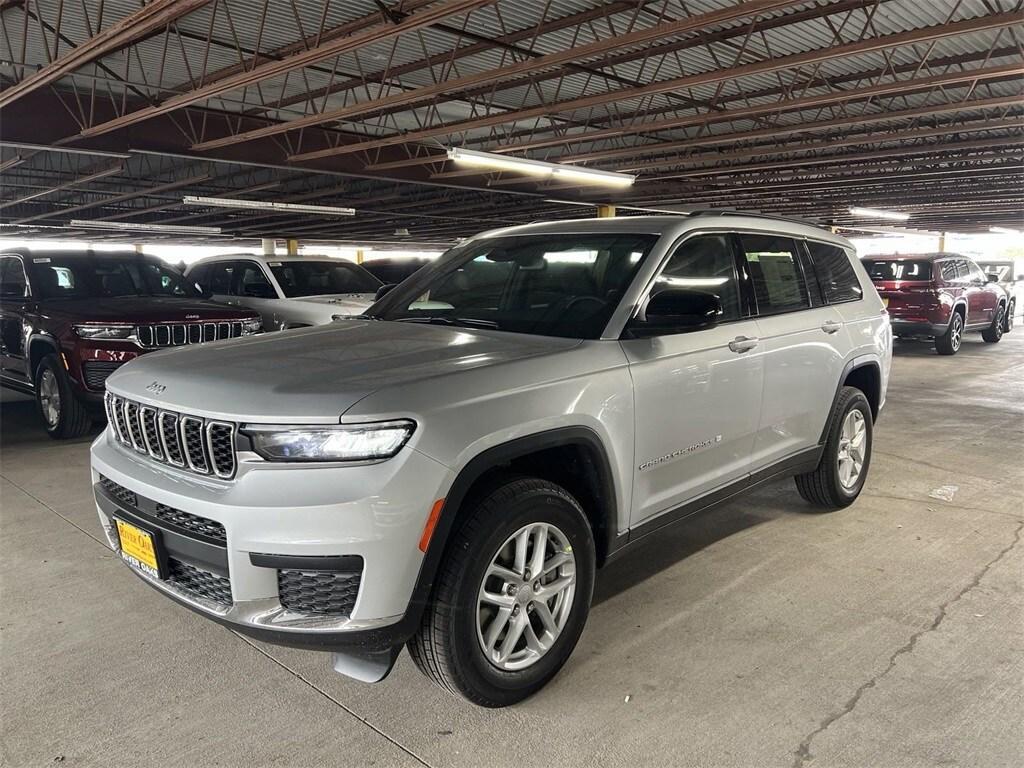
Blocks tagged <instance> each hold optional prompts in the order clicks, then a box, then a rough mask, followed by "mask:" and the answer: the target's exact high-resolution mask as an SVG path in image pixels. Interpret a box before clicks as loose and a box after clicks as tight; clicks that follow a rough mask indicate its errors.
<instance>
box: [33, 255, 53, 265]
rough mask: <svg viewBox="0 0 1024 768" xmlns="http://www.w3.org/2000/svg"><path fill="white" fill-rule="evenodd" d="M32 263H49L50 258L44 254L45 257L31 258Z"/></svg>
mask: <svg viewBox="0 0 1024 768" xmlns="http://www.w3.org/2000/svg"><path fill="white" fill-rule="evenodd" d="M32 263H33V264H49V263H50V258H49V257H48V256H45V257H42V258H38V259H32Z"/></svg>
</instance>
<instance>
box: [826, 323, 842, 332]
mask: <svg viewBox="0 0 1024 768" xmlns="http://www.w3.org/2000/svg"><path fill="white" fill-rule="evenodd" d="M842 327H843V324H842V323H840V322H839V321H837V320H826V321H825V322H824V323H822V324H821V330H823V331H824V332H825V333H835V332H836V331H838V330H839V329H840V328H842Z"/></svg>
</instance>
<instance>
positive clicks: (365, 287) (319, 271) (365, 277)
mask: <svg viewBox="0 0 1024 768" xmlns="http://www.w3.org/2000/svg"><path fill="white" fill-rule="evenodd" d="M269 266H270V271H271V272H273V273H274V277H275V278H277V282H278V284H279V285H280V286H281V290H282V291H284V295H285V296H287V297H288V298H290V299H294V298H297V297H299V296H321V295H323V294H331V293H376V291H377V289H378V288H380V286H381V285H382V283H381V282H380V280H378V279H377V278H376V277H374V276H373V275H371V274H370V273H369V272H367V271H366V270H365V269H363V268H362V267H360V266H359V265H358V264H352V263H351V262H347V261H340V260H339V261H338V262H332V261H288V262H281V261H272V262H270V263H269Z"/></svg>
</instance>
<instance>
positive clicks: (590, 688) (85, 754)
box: [0, 332, 1024, 766]
mask: <svg viewBox="0 0 1024 768" xmlns="http://www.w3.org/2000/svg"><path fill="white" fill-rule="evenodd" d="M3 398H4V399H3V406H2V408H3V410H2V423H3V441H2V451H3V453H2V456H0V460H2V476H3V477H2V483H3V484H2V486H0V494H2V506H3V516H2V525H3V535H2V538H0V583H2V585H3V604H4V607H5V610H4V617H3V619H2V623H0V643H2V646H3V653H2V654H0V663H2V678H3V689H4V690H3V696H2V707H3V722H4V724H5V725H4V730H3V738H4V745H3V753H2V754H3V758H4V762H5V763H6V764H10V765H47V764H51V763H54V762H60V763H62V764H65V765H127V764H137V763H138V762H139V760H140V759H143V756H144V759H145V760H146V761H148V762H151V763H154V764H158V765H159V764H168V763H174V764H179V765H186V764H187V765H196V766H199V765H241V764H249V763H253V762H256V763H258V764H282V765H313V764H323V763H329V764H332V765H370V764H375V765H416V764H421V765H431V766H461V765H465V766H471V765H481V764H488V765H513V764H516V765H521V764H522V763H523V762H524V761H526V762H527V763H529V764H537V765H554V764H558V765H622V764H626V763H633V762H634V761H636V762H639V763H643V764H653V765H672V764H678V763H680V762H687V763H691V764H702V765H728V766H748V765H795V766H802V765H811V764H813V765H829V766H840V765H849V766H863V765H894V766H895V765H921V764H928V765H938V764H943V765H946V764H948V765H968V764H970V765H1013V764H1016V760H1017V758H1019V755H1020V754H1021V751H1022V749H1024V734H1022V731H1021V729H1020V723H1021V722H1022V721H1024V691H1022V687H1021V679H1022V677H1024V653H1022V650H1024V629H1022V623H1021V616H1022V611H1024V603H1022V599H1024V590H1022V574H1024V545H1022V543H1021V539H1022V537H1024V508H1022V504H1021V490H1020V489H1021V488H1022V487H1024V462H1022V458H1024V455H1022V451H1024V428H1022V425H1024V334H1022V333H1020V332H1015V333H1011V334H1010V335H1008V336H1006V337H1005V338H1004V339H1003V340H1002V342H1001V343H1000V344H997V345H990V344H984V343H983V342H982V341H981V340H980V339H978V338H977V337H969V338H967V339H966V340H965V342H964V345H963V348H962V349H961V351H960V353H959V354H958V355H957V356H956V357H955V358H954V359H947V358H940V357H938V356H936V355H935V353H934V351H933V349H932V347H931V346H930V345H928V344H923V343H922V344H917V343H898V344H897V349H896V355H895V358H894V362H893V376H892V380H891V382H890V387H889V398H888V404H887V406H886V409H885V411H884V412H883V415H882V418H881V419H880V421H879V424H878V427H877V431H876V445H875V453H874V458H873V465H872V468H871V475H870V477H869V479H868V484H867V487H866V489H865V491H864V493H863V494H862V496H861V497H860V499H859V500H858V501H857V503H856V504H855V505H853V506H852V507H850V508H848V509H846V510H842V511H839V512H836V513H833V514H826V515H818V514H813V513H809V512H807V509H808V508H807V507H806V506H805V505H804V504H803V502H801V501H800V500H799V497H798V496H797V495H796V493H795V491H794V489H793V486H792V483H791V481H786V482H782V483H776V484H773V485H770V486H767V487H765V488H763V489H762V490H760V491H759V492H757V493H755V494H754V495H752V496H748V497H746V498H743V499H741V500H739V501H736V502H733V503H731V504H729V505H727V506H725V507H722V508H720V509H718V510H716V511H714V512H711V513H707V514H703V515H701V516H700V517H698V518H695V519H693V520H691V521H689V522H688V523H685V524H683V525H682V526H679V527H677V528H676V529H674V530H673V531H672V532H671V533H668V534H665V535H664V536H661V537H659V540H657V541H653V542H649V543H647V544H644V545H643V549H642V551H640V552H637V553H636V555H635V556H633V557H630V558H626V559H624V560H622V561H619V562H618V563H616V564H613V565H611V566H609V567H608V568H606V569H604V570H603V571H601V572H599V575H598V582H597V589H596V594H595V601H594V602H595V605H594V608H593V610H592V613H591V617H590V621H589V623H588V626H587V629H586V631H585V633H584V635H583V638H582V640H581V641H580V645H579V646H578V648H577V650H576V653H575V654H574V655H573V656H572V658H571V659H570V660H569V662H568V664H567V666H566V667H565V669H564V670H563V671H562V673H561V674H560V675H559V676H558V677H557V678H556V679H555V680H554V681H553V683H552V684H550V685H549V686H547V687H546V688H545V689H544V690H543V691H541V692H540V693H539V694H537V695H536V696H534V697H533V698H531V699H529V700H527V701H526V702H525V703H523V704H520V705H518V706H516V707H512V708H509V709H506V710H501V711H488V710H483V709H477V708H473V707H468V706H466V705H465V704H463V703H461V702H459V701H457V700H456V699H453V698H451V697H448V696H446V695H444V694H443V693H442V692H440V691H439V690H438V689H436V688H434V687H432V686H431V685H430V684H429V682H428V681H427V680H425V679H424V678H423V677H422V676H421V675H419V674H417V673H416V671H415V669H414V668H413V665H412V663H411V661H410V660H409V658H408V656H407V655H405V654H403V655H402V657H401V658H400V659H399V662H398V666H397V668H396V670H395V672H394V673H393V675H392V676H391V677H390V678H388V679H387V680H386V681H385V682H384V683H382V684H380V685H378V686H366V685H363V684H359V683H356V682H354V681H351V680H348V679H347V678H343V677H341V676H339V675H337V674H335V673H334V672H332V671H331V669H330V668H329V664H328V660H327V657H326V656H322V655H318V654H312V653H309V652H303V651H295V650H291V649H283V648H278V647H271V646H265V645H261V644H259V643H256V642H253V641H249V640H247V639H244V638H242V637H240V636H238V635H236V634H233V633H232V632H230V631H228V630H227V629H224V628H222V627H220V626H218V625H215V624H213V623H211V622H209V621H207V620H205V619H202V618H200V617H198V616H195V615H193V614H191V613H190V612H188V611H187V610H185V609H184V608H181V607H179V606H177V605H175V604H173V603H171V602H170V601H168V600H166V599H163V598H162V597H161V596H159V595H157V594H156V593H155V592H153V591H152V590H150V589H148V588H147V587H146V586H145V585H144V584H142V583H141V582H140V581H139V580H138V579H137V578H136V577H134V576H133V575H132V573H131V572H130V571H129V570H128V569H126V568H124V567H123V566H122V565H121V563H120V562H118V560H117V559H116V556H115V555H114V553H112V552H111V551H110V550H109V549H108V548H107V546H106V544H105V543H104V542H103V540H102V534H101V531H100V528H99V524H98V522H97V518H96V514H95V508H94V504H93V500H92V496H91V489H90V487H89V474H88V451H87V447H88V440H80V441H74V442H70V443H58V442H55V441H51V440H49V439H48V438H46V437H45V435H43V434H42V433H41V431H40V430H39V429H38V425H37V422H36V419H37V418H38V417H37V415H36V413H35V411H34V407H35V406H34V404H33V403H32V401H30V400H29V399H28V398H22V397H21V396H18V395H13V394H11V393H10V392H4V395H3ZM944 486H945V487H947V488H945V491H946V495H947V496H948V494H949V493H952V500H951V501H946V500H943V499H942V498H934V497H933V496H932V495H930V494H933V495H934V496H942V495H943V492H942V489H943V487H944ZM948 486H956V490H955V491H952V490H951V489H950V488H948Z"/></svg>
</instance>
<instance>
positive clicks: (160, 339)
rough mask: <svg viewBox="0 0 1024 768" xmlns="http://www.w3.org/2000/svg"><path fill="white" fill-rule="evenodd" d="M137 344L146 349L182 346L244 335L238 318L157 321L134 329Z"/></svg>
mask: <svg viewBox="0 0 1024 768" xmlns="http://www.w3.org/2000/svg"><path fill="white" fill-rule="evenodd" d="M135 334H136V337H137V338H138V340H139V344H140V345H141V346H143V347H146V348H148V349H153V348H156V347H182V346H186V345H188V344H202V343H204V342H207V341H218V340H219V339H235V338H238V337H240V336H244V335H245V330H244V323H243V322H242V321H240V320H233V321H230V322H216V323H157V324H155V325H140V326H138V327H137V328H136V329H135Z"/></svg>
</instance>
